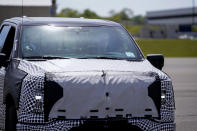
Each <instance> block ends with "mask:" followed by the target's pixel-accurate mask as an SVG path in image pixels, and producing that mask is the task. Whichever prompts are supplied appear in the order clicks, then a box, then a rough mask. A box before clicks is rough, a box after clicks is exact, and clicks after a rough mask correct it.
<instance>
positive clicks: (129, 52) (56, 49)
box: [21, 25, 142, 60]
mask: <svg viewBox="0 0 197 131" xmlns="http://www.w3.org/2000/svg"><path fill="white" fill-rule="evenodd" d="M21 50H22V55H23V58H29V59H31V58H32V59H33V58H78V59H94V58H101V59H131V60H140V59H142V56H141V53H140V52H139V50H138V49H137V48H136V45H135V44H134V42H133V40H132V39H131V37H130V36H129V34H128V33H127V32H126V31H125V30H124V29H123V28H122V27H110V26H99V27H56V26H48V25H47V26H24V27H23V33H22V37H21Z"/></svg>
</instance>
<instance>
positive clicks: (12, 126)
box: [5, 100, 17, 131]
mask: <svg viewBox="0 0 197 131" xmlns="http://www.w3.org/2000/svg"><path fill="white" fill-rule="evenodd" d="M5 118H6V119H5V131H16V123H17V115H16V107H15V105H14V102H13V101H11V100H9V101H8V103H6V117H5Z"/></svg>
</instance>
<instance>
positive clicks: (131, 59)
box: [77, 56, 138, 61]
mask: <svg viewBox="0 0 197 131" xmlns="http://www.w3.org/2000/svg"><path fill="white" fill-rule="evenodd" d="M77 59H111V60H126V61H138V59H136V58H117V57H110V56H90V57H79V58H77Z"/></svg>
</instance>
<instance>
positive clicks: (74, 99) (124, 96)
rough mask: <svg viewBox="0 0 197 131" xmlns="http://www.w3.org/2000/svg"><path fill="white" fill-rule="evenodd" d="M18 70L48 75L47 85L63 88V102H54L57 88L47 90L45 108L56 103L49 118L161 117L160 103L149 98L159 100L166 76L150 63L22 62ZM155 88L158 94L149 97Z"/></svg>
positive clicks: (103, 61)
mask: <svg viewBox="0 0 197 131" xmlns="http://www.w3.org/2000/svg"><path fill="white" fill-rule="evenodd" d="M19 68H20V69H22V70H24V71H26V72H28V73H29V74H31V75H39V74H40V75H43V74H45V77H46V78H45V80H46V83H49V82H51V81H52V82H55V83H57V85H58V86H59V87H60V88H61V92H60V93H59V94H62V96H61V98H59V99H57V100H53V97H54V96H53V95H55V94H54V93H53V92H58V91H57V90H56V89H57V88H54V86H51V85H50V84H49V85H48V86H47V87H45V88H47V90H45V94H44V96H45V97H46V98H47V100H48V103H45V106H47V104H49V103H50V102H51V101H53V102H54V103H53V105H52V106H51V108H50V109H49V108H47V109H49V111H48V116H49V118H66V119H84V118H85V119H86V118H108V117H122V118H129V117H146V116H151V117H159V108H158V106H157V105H158V103H156V102H155V99H154V98H155V97H154V96H153V97H151V95H150V94H153V95H157V96H158V98H160V93H161V92H160V90H161V85H160V83H159V84H158V81H157V76H159V75H161V74H163V73H162V72H161V71H159V70H157V69H155V68H154V67H153V66H152V65H151V64H150V63H149V62H148V61H147V60H144V61H138V62H137V61H124V60H94V59H90V60H78V59H69V60H67V59H66V60H48V61H39V62H38V61H34V62H29V61H21V63H20V64H19ZM159 73H160V74H159ZM155 83H156V84H155ZM155 85H156V86H158V87H156V88H157V89H158V90H155V91H153V92H154V93H150V92H151V91H152V90H151V88H152V89H155ZM59 91H60V90H59ZM49 94H52V95H49ZM156 101H157V100H156ZM50 105H51V103H50Z"/></svg>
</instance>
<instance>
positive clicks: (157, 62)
mask: <svg viewBox="0 0 197 131" xmlns="http://www.w3.org/2000/svg"><path fill="white" fill-rule="evenodd" d="M147 60H148V61H149V62H150V63H151V64H152V65H153V66H154V67H156V68H157V69H159V70H162V68H163V66H164V56H163V55H162V54H148V55H147Z"/></svg>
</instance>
